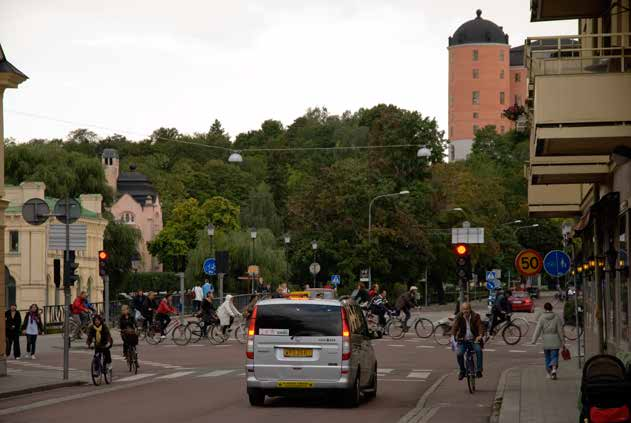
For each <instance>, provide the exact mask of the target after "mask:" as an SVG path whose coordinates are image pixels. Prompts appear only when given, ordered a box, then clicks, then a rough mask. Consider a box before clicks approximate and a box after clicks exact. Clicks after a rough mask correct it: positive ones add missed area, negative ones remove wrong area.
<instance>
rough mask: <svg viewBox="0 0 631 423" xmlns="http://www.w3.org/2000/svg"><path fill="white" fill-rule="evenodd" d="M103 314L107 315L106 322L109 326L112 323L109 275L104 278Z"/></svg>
mask: <svg viewBox="0 0 631 423" xmlns="http://www.w3.org/2000/svg"><path fill="white" fill-rule="evenodd" d="M103 308H104V309H105V310H103V313H104V315H105V321H106V322H107V324H108V325H109V324H110V323H111V322H110V277H109V276H108V275H105V276H103Z"/></svg>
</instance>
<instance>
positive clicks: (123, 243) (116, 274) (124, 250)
mask: <svg viewBox="0 0 631 423" xmlns="http://www.w3.org/2000/svg"><path fill="white" fill-rule="evenodd" d="M140 239H141V234H140V231H139V230H138V229H136V228H134V227H133V226H130V225H126V224H124V223H119V222H115V221H114V220H112V216H111V215H110V216H108V224H107V226H106V227H105V233H104V235H103V249H104V250H105V251H107V252H108V254H109V259H108V261H107V273H108V275H109V277H110V291H111V292H118V288H119V287H120V286H121V284H122V283H123V282H124V278H125V275H126V274H128V273H129V272H130V270H131V258H132V257H135V256H137V255H138V242H139V241H140Z"/></svg>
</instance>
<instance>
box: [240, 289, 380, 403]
mask: <svg viewBox="0 0 631 423" xmlns="http://www.w3.org/2000/svg"><path fill="white" fill-rule="evenodd" d="M246 356H247V362H246V387H247V393H248V398H249V400H250V404H251V405H253V406H262V405H264V403H265V397H266V395H269V396H288V395H292V394H294V393H308V392H313V393H315V392H328V393H332V394H333V395H334V396H335V397H336V398H339V399H341V400H342V401H343V402H344V404H345V405H347V406H350V407H354V406H357V405H358V404H359V402H360V398H361V396H362V394H363V396H364V397H367V398H370V397H374V396H376V394H377V360H376V357H375V352H374V350H373V347H372V342H371V335H370V333H369V331H368V325H367V324H366V320H365V318H364V314H363V313H362V310H361V309H360V308H359V306H358V305H356V304H355V303H353V302H352V301H339V300H326V299H284V298H283V299H270V300H263V301H261V302H259V303H258V304H257V306H256V308H255V309H254V311H253V313H252V318H251V319H250V326H249V329H248V341H247V348H246Z"/></svg>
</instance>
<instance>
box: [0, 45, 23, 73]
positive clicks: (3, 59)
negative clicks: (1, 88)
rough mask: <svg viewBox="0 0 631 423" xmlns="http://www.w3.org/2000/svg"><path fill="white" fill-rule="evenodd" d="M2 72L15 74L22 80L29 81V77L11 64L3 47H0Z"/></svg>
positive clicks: (0, 67)
mask: <svg viewBox="0 0 631 423" xmlns="http://www.w3.org/2000/svg"><path fill="white" fill-rule="evenodd" d="M0 72H8V73H14V74H16V75H19V76H21V77H22V78H26V79H28V76H26V75H24V74H23V73H22V72H21V71H20V70H19V69H18V68H16V67H15V66H13V65H12V64H11V63H9V61H8V60H7V57H6V56H5V55H4V51H3V50H2V45H0Z"/></svg>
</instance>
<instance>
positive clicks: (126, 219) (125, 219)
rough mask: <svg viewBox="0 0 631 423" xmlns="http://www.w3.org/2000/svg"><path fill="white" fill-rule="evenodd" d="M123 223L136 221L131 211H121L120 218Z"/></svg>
mask: <svg viewBox="0 0 631 423" xmlns="http://www.w3.org/2000/svg"><path fill="white" fill-rule="evenodd" d="M121 220H122V221H123V222H124V223H134V222H135V221H136V218H135V216H134V214H133V213H131V212H125V213H123V216H122V219H121Z"/></svg>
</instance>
